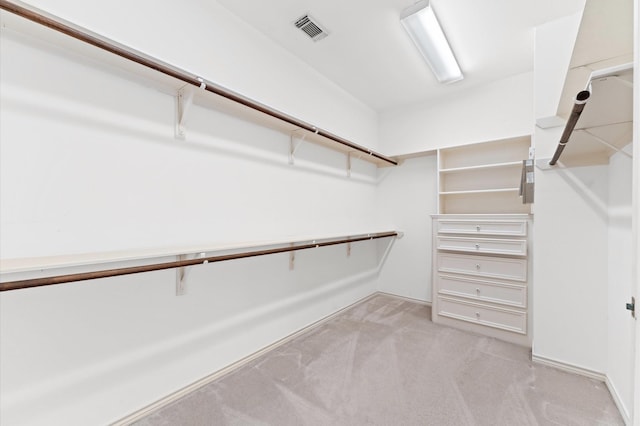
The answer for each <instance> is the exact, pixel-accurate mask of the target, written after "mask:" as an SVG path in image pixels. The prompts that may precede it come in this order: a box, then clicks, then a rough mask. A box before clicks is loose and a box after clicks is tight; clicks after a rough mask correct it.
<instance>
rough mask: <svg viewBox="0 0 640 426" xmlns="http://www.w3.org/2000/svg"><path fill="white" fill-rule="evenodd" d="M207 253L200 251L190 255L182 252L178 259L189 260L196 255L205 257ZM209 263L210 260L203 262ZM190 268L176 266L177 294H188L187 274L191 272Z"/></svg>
mask: <svg viewBox="0 0 640 426" xmlns="http://www.w3.org/2000/svg"><path fill="white" fill-rule="evenodd" d="M206 256H207V254H206V253H198V254H197V255H195V256H194V255H188V254H181V255H178V259H177V260H178V261H179V262H180V261H183V260H189V259H195V258H196V257H201V258H204V257H206ZM207 263H209V262H208V261H206V260H205V261H204V262H203V264H207ZM189 270H190V268H188V267H185V266H183V267H180V268H176V296H184V295H185V294H187V275H188V273H189Z"/></svg>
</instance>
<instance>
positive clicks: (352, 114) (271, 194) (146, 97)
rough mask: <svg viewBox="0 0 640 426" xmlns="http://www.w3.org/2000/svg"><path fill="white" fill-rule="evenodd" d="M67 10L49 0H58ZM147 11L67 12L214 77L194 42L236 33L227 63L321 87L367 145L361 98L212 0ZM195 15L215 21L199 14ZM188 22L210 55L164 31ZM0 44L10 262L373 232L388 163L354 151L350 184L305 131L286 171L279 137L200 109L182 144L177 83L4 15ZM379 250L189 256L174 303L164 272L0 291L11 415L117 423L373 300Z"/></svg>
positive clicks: (212, 42) (2, 386) (2, 417)
mask: <svg viewBox="0 0 640 426" xmlns="http://www.w3.org/2000/svg"><path fill="white" fill-rule="evenodd" d="M42 3H43V4H44V2H42ZM72 4H73V3H72V2H62V1H60V2H56V3H55V4H52V3H51V2H47V4H46V5H47V6H50V7H51V10H52V11H55V12H61V13H62V12H65V8H66V6H68V5H72ZM75 4H76V5H80V6H82V5H83V4H82V3H79V2H75ZM125 6H126V7H125ZM143 6H144V5H142V4H140V3H136V4H129V3H127V4H126V5H125V4H124V2H120V3H119V7H120V9H119V7H118V5H117V4H104V5H101V13H100V14H97V13H95V8H94V6H91V7H90V8H86V9H84V8H82V7H80V9H79V10H78V11H77V13H78V15H82V16H72V15H71V12H69V13H65V14H64V16H66V17H67V18H69V19H74V18H77V19H78V23H80V24H83V25H87V26H90V27H91V28H92V29H94V30H96V31H101V30H103V29H110V30H113V31H114V32H118V31H120V32H121V33H119V36H118V37H117V38H118V39H119V40H121V41H127V40H128V39H130V40H131V42H132V43H131V44H132V45H135V46H136V47H139V48H142V47H144V46H142V44H143V43H144V42H148V43H155V42H156V41H157V43H158V44H157V46H150V47H149V48H148V49H145V50H147V51H149V52H152V53H154V54H158V55H159V56H160V57H161V59H166V60H169V61H170V62H173V63H175V64H176V65H178V66H183V67H184V68H192V67H193V68H195V67H199V66H200V65H202V66H203V67H205V66H207V67H209V66H210V67H211V71H212V73H214V72H213V71H214V70H216V69H217V68H215V67H214V65H215V64H214V62H215V59H214V58H215V57H214V56H213V54H211V55H209V54H202V49H209V48H210V49H211V51H212V52H215V50H216V46H217V47H220V48H221V49H222V47H224V46H225V43H226V42H225V40H232V39H233V40H234V44H233V46H234V50H233V52H231V51H230V49H229V48H224V49H222V50H223V51H226V53H227V56H226V59H227V60H229V61H230V60H231V59H230V58H231V57H232V56H233V55H237V56H238V57H239V58H245V59H246V58H249V57H251V56H252V53H253V54H254V56H255V57H256V58H259V59H260V60H261V61H262V62H261V63H260V68H261V70H263V72H264V73H265V75H268V76H269V77H268V78H267V80H268V81H269V82H272V83H273V84H274V86H273V87H269V88H268V89H265V91H264V92H263V93H260V96H261V97H265V98H269V100H271V99H273V100H274V101H276V102H280V105H279V106H286V107H287V109H288V111H289V112H291V113H294V112H301V113H303V114H310V115H313V114H315V113H316V112H317V111H316V110H315V108H316V107H308V106H306V105H308V104H309V103H308V102H307V100H306V99H300V98H299V97H298V95H299V93H298V92H297V91H298V90H299V89H300V90H302V89H304V90H303V91H305V90H307V89H308V91H307V93H310V92H313V91H315V90H320V89H322V90H321V91H322V94H321V96H322V98H321V101H320V102H319V104H320V105H324V106H326V105H332V108H329V109H327V110H328V111H329V112H326V111H325V112H324V113H323V114H324V115H323V114H319V116H322V120H324V122H325V124H326V127H327V128H330V129H331V130H333V131H336V132H338V133H340V130H341V129H342V130H346V132H344V133H350V134H353V135H356V136H358V137H362V138H363V139H366V137H365V136H366V134H369V133H373V132H374V131H375V126H374V125H372V120H373V115H372V114H369V113H368V112H367V111H365V112H364V113H363V109H362V108H361V105H354V104H353V102H352V101H351V100H350V99H348V97H346V96H345V94H344V93H343V92H341V91H340V90H338V89H336V87H335V86H333V85H332V84H331V83H329V82H327V81H326V80H322V79H320V78H319V77H318V75H317V74H315V73H314V72H313V71H311V70H309V69H308V68H306V67H305V66H304V65H302V64H300V63H299V62H296V61H295V60H294V59H292V58H291V57H288V56H286V55H285V54H284V53H282V52H278V49H276V48H275V47H273V46H270V45H269V44H268V43H267V42H266V41H265V40H264V39H262V38H260V37H259V36H257V35H256V34H255V33H251V32H248V33H245V34H244V35H242V34H241V33H242V31H240V29H238V27H236V26H235V25H236V24H237V23H236V22H235V21H233V17H231V16H228V14H225V13H224V11H223V10H221V9H220V10H218V9H217V6H215V5H213V6H207V7H205V6H203V4H200V3H196V2H194V3H193V5H192V6H193V7H192V8H190V7H186V6H185V5H184V3H181V4H180V10H182V11H183V12H182V13H183V14H187V16H185V15H179V14H175V16H171V13H170V12H171V11H169V10H164V11H163V10H161V11H159V12H158V13H151V14H147V13H146V12H147V10H145V8H144V7H143ZM147 6H150V9H151V10H152V9H153V7H151V6H158V7H160V8H162V7H174V6H171V5H157V4H156V3H153V4H151V3H150V2H149V3H148V4H147ZM103 7H104V10H103ZM175 7H176V8H177V7H178V5H177V4H176V5H175ZM54 8H55V10H54ZM121 10H127V12H128V13H127V14H122V13H121ZM174 12H175V11H174ZM213 12H216V13H215V14H214V13H213ZM217 12H220V15H218V14H217ZM203 15H207V17H208V18H210V19H211V20H212V22H213V23H210V24H208V25H207V26H206V27H200V26H198V25H197V24H195V23H197V22H202V19H204V17H203ZM178 17H179V18H180V19H177V18H178ZM135 18H141V21H140V22H139V23H137V24H136V25H137V26H134V25H133V24H134V23H135ZM218 20H219V21H220V22H219V24H220V25H216V24H215V22H217V21H218ZM228 20H231V23H228ZM181 22H184V23H185V25H184V28H182V30H183V31H184V32H185V33H189V32H191V31H193V32H200V35H201V36H202V37H201V38H199V39H198V40H201V41H202V43H203V44H202V46H201V47H202V49H200V50H198V49H195V48H188V49H184V50H180V49H176V50H172V49H171V47H174V48H177V47H180V46H179V45H178V43H177V41H176V40H169V39H168V38H169V35H168V34H175V33H176V32H179V31H165V27H166V26H168V25H180V23H181ZM114 23H121V25H122V26H118V25H117V24H114ZM186 23H188V24H189V25H188V26H187V25H186ZM238 25H239V24H238ZM134 28H135V30H134ZM227 30H228V31H229V33H224V32H223V31H227ZM208 31H214V33H210V32H208ZM150 33H153V34H158V37H157V38H155V37H148V34H150ZM109 35H110V36H115V35H116V34H109ZM163 39H164V41H165V42H167V45H166V46H165V45H164V44H163V43H162V40H163ZM152 40H155V41H152ZM236 41H237V43H235V42H236ZM169 42H171V43H169ZM0 43H1V46H0V47H1V50H2V59H3V60H2V61H1V62H0V66H1V67H2V68H1V69H0V75H1V77H2V78H1V80H0V85H1V86H0V95H1V96H0V120H1V122H2V126H1V130H0V132H1V133H0V143H1V145H0V152H1V153H2V155H1V156H0V162H1V164H0V173H1V175H0V228H1V230H2V240H1V244H2V246H1V247H0V250H1V252H2V256H3V260H6V259H7V258H24V257H38V256H50V255H73V254H74V253H86V252H104V251H120V252H126V251H130V250H136V249H153V248H160V247H175V246H199V245H212V246H216V245H224V244H228V243H240V242H243V241H247V240H251V241H256V240H271V239H285V238H296V237H298V236H301V235H302V236H308V235H315V236H322V235H327V234H343V233H348V234H354V233H358V232H362V231H364V232H367V231H369V232H370V231H375V230H379V229H378V228H379V227H378V226H377V225H378V223H377V221H376V218H375V217H374V215H371V211H373V210H374V209H375V207H376V187H375V183H374V182H375V177H376V170H375V168H374V167H373V166H369V165H368V164H367V163H361V162H356V164H355V165H354V177H353V178H351V179H348V178H346V170H345V164H346V159H345V157H344V155H342V154H340V153H337V152H334V151H329V150H327V149H325V148H322V147H317V146H312V145H309V144H303V145H302V146H301V148H300V149H299V151H298V157H299V160H298V162H297V163H296V165H295V166H290V165H288V164H287V152H288V151H287V150H288V147H289V145H288V142H289V137H288V136H287V135H283V134H280V133H277V132H275V131H271V130H267V129H264V128H260V127H258V126H256V125H253V124H250V123H247V122H242V121H240V120H238V119H236V118H233V117H231V116H228V115H225V114H222V113H218V112H215V111H212V110H208V109H205V108H203V107H199V106H194V107H193V109H192V113H191V115H190V117H189V122H188V132H187V139H186V140H185V141H181V140H176V139H174V137H173V134H174V114H175V110H174V108H175V102H174V98H173V97H172V96H170V95H167V94H165V93H162V92H160V91H158V90H156V89H154V88H153V87H147V86H144V85H140V84H138V82H137V81H131V80H127V79H125V78H123V77H122V76H121V75H120V74H121V73H114V72H112V69H111V68H110V67H105V66H103V64H101V63H100V62H96V61H95V60H93V59H87V60H85V59H83V58H79V57H77V56H76V55H75V54H74V53H72V52H70V51H64V50H60V49H57V48H56V47H55V46H49V45H48V44H47V43H43V42H41V41H38V40H35V39H30V38H28V37H27V38H25V37H23V36H21V35H20V34H16V33H14V32H12V30H11V27H10V26H9V28H3V29H2V38H1V39H0ZM266 51H271V52H272V53H274V54H276V55H277V60H274V61H273V62H271V61H268V60H267V57H265V56H263V55H265V52H266ZM190 55H191V56H190ZM203 58H205V59H203ZM238 60H240V59H238ZM198 61H209V62H206V63H204V64H199V62H198ZM227 65H228V68H226V73H227V78H229V79H231V76H232V75H233V76H234V77H235V78H236V81H235V82H236V83H237V84H236V86H234V87H233V88H234V89H238V88H239V87H240V86H242V84H241V83H243V84H244V86H242V87H241V88H242V89H243V90H246V91H249V90H253V88H254V87H253V86H252V81H251V80H250V79H248V77H249V75H248V74H249V73H248V71H247V72H245V69H244V68H243V67H242V64H239V63H228V64H227ZM253 66H254V68H255V64H254V65H253ZM233 69H236V71H237V75H236V74H234V73H233ZM292 70H295V71H292ZM206 71H207V72H208V71H209V69H208V68H207V70H206ZM285 71H286V73H285ZM116 74H117V75H116ZM203 75H205V76H206V77H209V74H208V73H205V72H203ZM243 76H244V78H246V80H243ZM212 77H213V79H216V78H215V76H212ZM285 80H286V81H291V82H292V83H293V86H292V87H289V86H286V85H285V84H284V83H285ZM263 83H264V81H263ZM256 87H257V86H256ZM260 87H261V86H260ZM270 91H273V92H270ZM276 91H277V94H278V95H276ZM309 91H310V92H309ZM245 93H246V92H245ZM247 94H248V95H251V93H247ZM309 108H310V109H309ZM345 111H347V112H348V113H346V114H345ZM314 116H315V115H314ZM347 117H348V120H349V121H347ZM371 128H374V131H371ZM344 133H343V135H344ZM372 227H373V228H375V229H372ZM377 262H378V245H377V244H375V243H371V242H365V243H357V244H354V246H353V249H352V253H351V256H350V257H347V256H346V251H345V248H344V247H343V246H336V247H332V248H322V249H317V250H312V251H307V252H299V253H297V254H296V261H295V269H294V270H293V271H290V270H289V258H288V256H287V255H275V256H270V257H261V258H253V259H247V260H242V261H233V262H227V263H219V264H214V265H208V266H204V267H199V268H192V269H191V270H190V272H189V274H188V278H187V279H188V285H187V286H188V294H187V295H185V296H180V297H176V296H175V271H172V270H169V271H160V272H154V273H148V274H142V275H132V276H124V277H118V278H110V279H103V280H97V281H95V282H86V283H75V284H68V285H64V286H54V287H47V288H38V289H30V290H21V291H13V292H3V293H2V294H1V295H0V338H1V339H2V342H1V345H0V394H1V395H2V397H1V398H0V403H1V404H2V406H1V409H0V423H2V424H21V425H29V424H49V425H57V424H64V425H86V424H105V423H108V422H111V421H114V420H117V419H118V418H121V417H122V416H124V415H126V414H128V413H130V412H132V411H134V410H136V409H139V408H141V407H143V406H145V405H146V404H149V403H152V402H154V401H156V400H158V399H159V398H161V397H163V396H165V395H167V394H169V393H171V392H173V391H175V390H177V389H179V388H181V387H183V386H186V385H188V384H190V383H192V382H194V381H196V380H198V379H200V378H202V377H203V376H205V375H207V374H210V373H212V372H214V371H217V370H218V369H220V368H222V367H224V366H226V365H228V364H229V363H231V362H234V361H236V360H238V359H240V358H242V357H243V356H246V355H248V354H251V353H253V352H254V351H256V350H258V349H260V348H262V347H264V346H265V345H268V344H270V343H272V342H274V341H276V340H278V339H280V338H282V337H284V336H286V335H288V334H289V333H291V332H293V331H296V330H298V329H300V328H301V327H304V326H305V325H307V324H310V323H312V322H314V321H316V320H318V319H320V318H322V317H324V316H326V315H328V314H330V313H333V312H335V311H336V310H338V309H340V308H342V307H344V306H347V305H349V304H350V303H353V302H354V301H356V300H358V299H360V298H362V297H365V296H367V295H369V294H371V293H372V292H373V291H375V288H376V287H375V286H376V273H377V266H378V265H377ZM123 264H124V263H114V264H113V265H111V266H113V267H118V266H121V265H123ZM328 265H330V267H329V266H328ZM73 270H74V269H73V268H72V269H70V270H69V272H71V271H73ZM4 279H5V277H3V280H4Z"/></svg>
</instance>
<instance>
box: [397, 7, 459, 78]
mask: <svg viewBox="0 0 640 426" xmlns="http://www.w3.org/2000/svg"><path fill="white" fill-rule="evenodd" d="M400 21H401V22H402V25H403V26H404V29H405V30H407V33H409V36H410V37H411V40H413V43H414V44H415V45H416V47H417V48H418V50H419V51H420V53H421V54H422V56H423V57H424V59H425V61H426V62H427V63H428V64H429V66H430V67H431V70H432V71H433V73H434V74H435V75H436V78H437V79H438V81H439V82H440V83H453V82H454V81H458V80H462V79H463V78H464V77H463V75H462V71H460V67H459V66H458V63H457V62H456V58H455V56H453V52H452V51H451V47H450V46H449V43H448V42H447V38H446V37H445V36H444V32H443V31H442V28H441V27H440V24H439V23H438V19H437V18H436V15H435V13H433V8H432V7H431V5H430V4H429V2H428V1H420V2H418V3H416V4H414V5H413V6H411V7H409V8H407V9H405V10H404V11H403V12H402V14H401V15H400Z"/></svg>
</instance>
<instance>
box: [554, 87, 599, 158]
mask: <svg viewBox="0 0 640 426" xmlns="http://www.w3.org/2000/svg"><path fill="white" fill-rule="evenodd" d="M589 96H591V92H589V91H588V90H583V91H581V92H579V93H578V94H577V95H576V101H575V103H574V104H573V109H572V110H571V115H569V120H567V124H566V126H565V127H564V131H563V132H562V136H561V137H560V142H558V147H557V148H556V152H555V153H554V154H553V158H552V159H551V161H549V165H550V166H555V165H556V163H557V162H558V159H560V156H561V155H562V151H564V147H565V146H566V145H567V142H569V138H570V137H571V133H572V132H573V129H574V128H575V127H576V123H577V122H578V119H579V118H580V114H582V110H583V109H584V106H585V104H586V103H587V100H588V99H589Z"/></svg>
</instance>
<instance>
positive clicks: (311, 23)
mask: <svg viewBox="0 0 640 426" xmlns="http://www.w3.org/2000/svg"><path fill="white" fill-rule="evenodd" d="M294 25H295V26H296V28H299V29H301V30H302V31H304V33H305V34H306V35H308V36H309V37H310V38H311V40H313V41H319V40H322V39H323V38H325V37H326V36H328V35H329V33H328V32H327V30H325V29H324V28H323V27H322V25H320V24H319V23H318V21H317V20H315V19H314V18H312V17H311V16H309V15H304V16H302V17H301V18H299V19H297V20H296V22H295V23H294Z"/></svg>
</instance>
